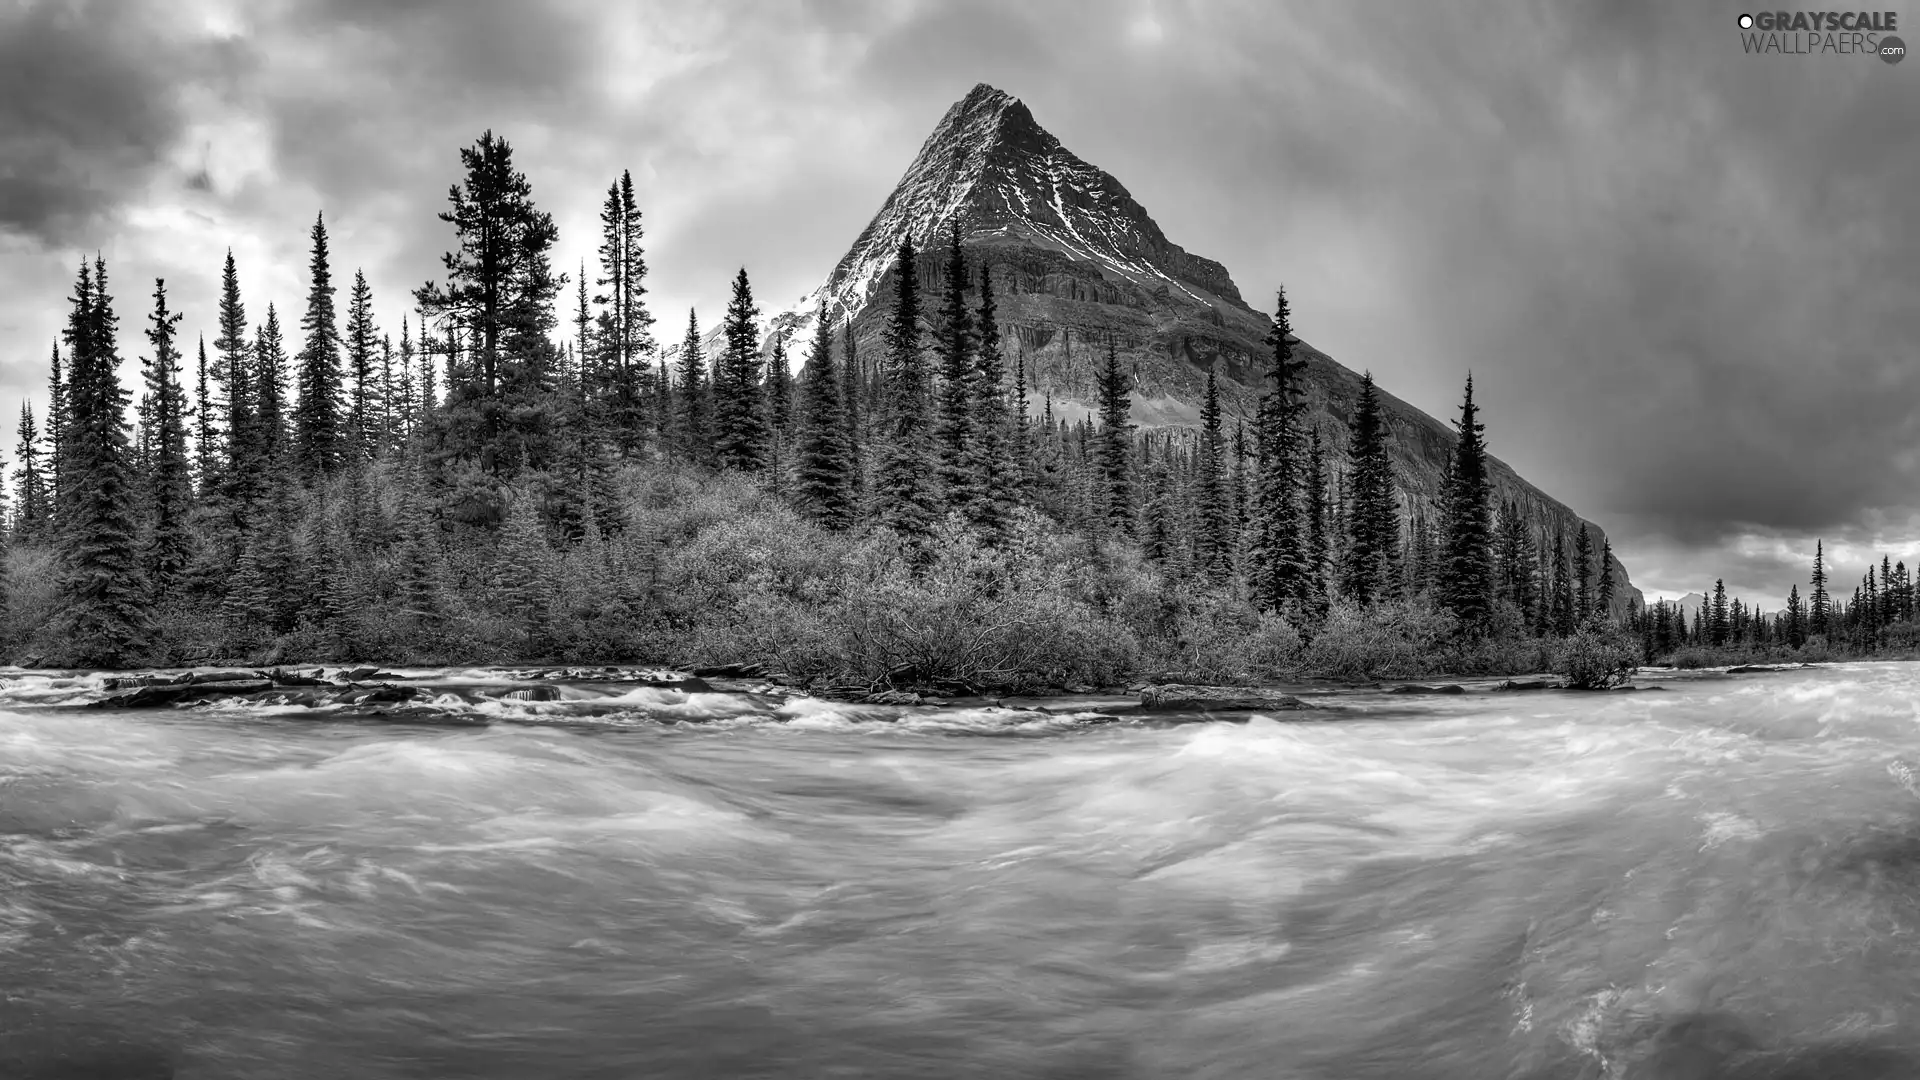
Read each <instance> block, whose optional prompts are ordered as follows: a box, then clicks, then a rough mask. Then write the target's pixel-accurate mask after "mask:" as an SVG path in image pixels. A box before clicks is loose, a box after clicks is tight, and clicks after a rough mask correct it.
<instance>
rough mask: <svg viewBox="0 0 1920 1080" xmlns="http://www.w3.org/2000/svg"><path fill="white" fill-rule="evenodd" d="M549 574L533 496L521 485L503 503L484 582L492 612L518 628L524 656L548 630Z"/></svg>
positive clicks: (538, 644)
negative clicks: (497, 540) (504, 511)
mask: <svg viewBox="0 0 1920 1080" xmlns="http://www.w3.org/2000/svg"><path fill="white" fill-rule="evenodd" d="M552 576H553V549H552V547H551V546H549V545H548V543H547V535H546V522H545V520H544V519H543V517H542V515H541V513H540V500H539V496H538V495H537V494H535V493H534V492H533V491H531V490H528V489H521V490H519V491H517V492H515V493H514V495H513V498H512V500H511V501H510V502H509V504H508V509H507V517H506V522H505V524H504V525H503V526H502V528H501V530H500V544H499V547H498V549H497V550H496V552H495V555H494V561H493V567H492V569H491V572H490V573H489V575H488V585H489V592H490V593H491V595H492V599H493V601H494V603H495V605H496V610H497V611H498V612H499V614H500V615H501V616H502V617H503V618H504V619H506V620H507V621H509V622H510V623H513V624H516V625H517V626H518V629H519V631H520V635H521V646H522V648H523V649H524V650H525V653H526V654H527V655H528V658H531V655H532V654H534V653H536V652H537V651H538V650H540V649H541V648H543V647H544V646H545V644H546V639H547V635H548V631H549V630H550V629H551V617H550V616H551V610H550V604H551V603H552V598H553V583H552V580H551V579H552Z"/></svg>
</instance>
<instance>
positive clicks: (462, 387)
mask: <svg viewBox="0 0 1920 1080" xmlns="http://www.w3.org/2000/svg"><path fill="white" fill-rule="evenodd" d="M460 161H461V165H462V166H463V167H464V168H465V170H466V176H465V178H464V179H463V182H462V183H460V184H456V185H454V186H453V187H451V188H450V189H449V190H448V193H447V201H448V202H449V203H451V204H452V205H451V208H450V209H448V210H445V211H442V212H441V214H440V220H442V221H444V222H447V223H448V224H450V225H452V226H453V228H454V234H455V239H456V247H455V249H454V250H452V251H449V252H447V253H445V254H444V255H442V256H441V263H442V265H443V266H444V268H445V273H446V280H445V281H444V282H433V281H430V282H428V283H426V284H425V285H423V286H421V287H420V288H419V289H417V290H415V292H414V298H415V300H416V302H417V303H418V304H419V305H420V307H421V309H422V310H423V311H425V312H426V313H427V314H430V315H433V316H436V317H438V318H440V319H442V320H444V321H445V323H446V324H447V328H448V333H449V336H450V339H452V340H457V338H455V337H454V335H456V333H457V331H459V330H464V331H465V332H466V333H467V335H468V337H469V339H470V342H471V345H470V346H469V349H468V352H469V355H468V356H466V357H460V356H458V355H457V354H456V353H454V352H453V351H452V349H451V348H450V350H449V356H448V375H449V377H448V380H447V393H446V402H445V406H444V408H443V409H442V410H441V411H440V413H439V414H438V415H437V416H436V420H437V422H438V425H439V427H440V429H441V430H440V432H439V438H440V449H439V450H438V451H437V452H436V455H435V457H436V461H437V462H439V463H440V464H441V465H442V466H443V467H447V468H449V469H451V470H455V473H454V474H455V475H458V476H459V477H460V482H461V483H462V484H463V485H464V489H463V490H461V491H460V492H458V493H457V498H456V502H457V504H458V506H459V509H460V512H461V514H462V516H463V517H464V518H466V519H467V520H470V521H474V522H476V523H486V524H493V523H497V522H498V521H499V520H500V519H501V517H502V515H503V513H504V509H505V502H506V498H507V495H506V492H505V490H504V487H503V486H502V485H503V482H504V481H505V480H506V479H509V478H511V477H512V476H514V475H516V474H517V473H518V472H519V470H520V469H522V468H525V467H532V468H536V469H538V468H544V467H545V465H546V463H547V460H548V458H549V457H550V456H551V454H552V452H553V450H554V442H553V430H552V424H551V417H550V415H549V411H548V410H549V406H548V405H547V402H548V401H549V397H548V394H547V391H548V389H549V388H550V383H551V378H552V370H553V367H554V356H555V349H554V345H553V343H552V340H551V339H550V337H549V332H550V331H551V330H552V329H553V328H554V326H555V325H556V324H557V319H556V316H555V314H554V310H553V302H554V299H555V297H556V296H558V294H559V290H560V287H561V286H562V285H563V284H564V283H565V280H566V279H565V276H564V275H555V274H554V272H553V266H552V261H551V254H550V253H551V251H552V248H553V245H554V242H555V241H556V240H557V238H558V235H559V234H558V230H557V229H556V228H555V226H554V223H553V215H551V214H548V213H546V212H544V211H541V210H539V209H537V208H536V207H535V206H534V202H533V189H532V186H531V185H530V184H528V183H527V178H526V175H525V174H524V173H522V172H520V171H519V170H517V169H516V168H514V165H513V149H512V147H511V146H510V145H508V143H507V141H506V140H505V139H502V138H499V137H497V136H495V135H494V134H493V132H491V131H488V132H486V133H484V134H483V135H481V137H480V138H479V140H478V141H477V142H475V144H474V145H473V146H471V147H466V148H462V149H461V151H460ZM456 372H457V374H458V377H457V378H456V377H454V376H455V374H456ZM462 470H472V472H471V473H469V472H466V471H462Z"/></svg>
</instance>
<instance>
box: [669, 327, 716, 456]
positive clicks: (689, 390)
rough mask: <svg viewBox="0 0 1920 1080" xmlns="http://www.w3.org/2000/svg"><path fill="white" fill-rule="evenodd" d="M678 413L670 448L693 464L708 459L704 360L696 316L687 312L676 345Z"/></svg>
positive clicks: (706, 394) (708, 437) (709, 443)
mask: <svg viewBox="0 0 1920 1080" xmlns="http://www.w3.org/2000/svg"><path fill="white" fill-rule="evenodd" d="M679 367H680V371H679V376H680V393H679V395H678V396H677V398H676V401H677V402H678V404H679V411H678V413H677V414H676V417H675V420H674V445H675V447H676V448H677V449H678V450H679V451H680V453H682V454H684V455H686V456H687V457H688V458H690V459H692V460H693V461H697V462H701V463H705V462H707V461H708V460H710V458H711V445H712V444H711V441H710V440H711V436H710V435H709V428H708V423H707V398H708V393H707V374H706V360H705V358H704V357H703V356H701V353H700V317H699V316H698V315H697V314H695V313H694V311H693V309H692V308H688V309H687V336H686V338H685V339H683V340H682V341H681V343H680V360H679Z"/></svg>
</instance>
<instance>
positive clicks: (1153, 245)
mask: <svg viewBox="0 0 1920 1080" xmlns="http://www.w3.org/2000/svg"><path fill="white" fill-rule="evenodd" d="M956 215H958V216H959V218H960V224H961V232H962V234H963V235H964V236H966V238H967V240H968V242H969V243H978V242H983V241H992V240H997V241H1002V242H1019V243H1022V244H1024V245H1029V246H1034V247H1038V248H1041V249H1044V250H1049V251H1054V252H1058V253H1059V254H1061V255H1064V256H1066V257H1068V258H1070V259H1074V260H1076V261H1086V262H1091V263H1093V264H1094V265H1095V266H1097V267H1098V268H1099V270H1100V272H1101V273H1102V274H1103V275H1104V276H1108V277H1111V278H1112V279H1114V281H1115V282H1116V283H1120V282H1124V283H1126V284H1128V285H1131V286H1134V287H1137V288H1141V289H1146V290H1150V291H1162V290H1165V291H1172V292H1174V293H1176V294H1178V295H1180V296H1181V297H1182V299H1183V300H1185V301H1186V302H1188V303H1191V304H1196V305H1203V306H1208V307H1211V306H1213V305H1216V304H1219V303H1222V302H1225V303H1228V304H1231V305H1234V306H1236V307H1240V308H1243V309H1244V308H1245V305H1244V304H1243V303H1242V301H1241V299H1240V291H1239V290H1238V289H1237V288H1235V287H1234V284H1233V280H1232V279H1231V278H1230V277H1229V276H1228V275H1227V272H1226V269H1225V268H1224V267H1222V266H1221V265H1220V264H1219V263H1216V262H1214V261H1212V260H1211V259H1202V258H1198V257H1195V256H1192V255H1189V254H1188V253H1187V252H1186V251H1185V250H1184V249H1182V248H1181V247H1180V246H1179V245H1177V244H1174V243H1172V242H1171V241H1169V240H1168V239H1167V238H1166V234H1165V233H1163V232H1161V231H1160V226H1158V225H1157V224H1155V223H1154V221H1153V219H1152V218H1151V217H1149V216H1148V215H1147V211H1146V209H1145V208H1144V207H1142V206H1141V205H1140V204H1139V203H1138V202H1135V201H1134V199H1133V196H1132V195H1130V194H1128V192H1127V189H1126V188H1125V187H1124V186H1122V185H1121V183H1120V181H1118V180H1116V179H1114V178H1113V177H1112V176H1111V175H1109V174H1107V173H1106V172H1103V171H1102V170H1100V169H1098V168H1095V167H1094V166H1092V165H1089V164H1087V163H1086V162H1085V161H1082V160H1081V159H1080V158H1079V157H1077V156H1075V155H1074V154H1073V152H1072V151H1069V150H1068V149H1067V148H1066V147H1064V146H1062V145H1061V144H1060V140H1059V139H1056V138H1054V137H1053V135H1051V134H1050V133H1048V132H1047V131H1046V129H1044V128H1042V127H1041V126H1040V124H1039V123H1038V122H1037V121H1036V120H1035V119H1034V118H1033V113H1032V112H1031V111H1030V110H1029V109H1028V108H1027V106H1026V105H1025V104H1024V103H1022V102H1021V100H1020V99H1019V98H1017V97H1014V96H1013V95H1012V94H1009V93H1007V92H1006V91H1004V90H1001V89H998V88H997V87H993V86H989V85H988V84H986V83H979V84H977V85H976V86H974V88H973V89H972V90H970V91H968V92H967V95H966V96H965V97H963V98H961V99H960V100H959V101H956V102H954V104H953V105H952V106H951V107H950V108H948V109H947V112H946V115H944V116H942V117H941V118H940V122H939V124H937V125H935V127H934V129H933V133H932V134H931V135H929V136H927V141H926V142H925V143H924V144H922V145H921V147H920V152H919V153H918V154H917V155H915V156H914V159H913V163H912V164H911V165H909V166H908V167H907V171H906V173H905V175H903V176H901V178H900V182H899V183H898V184H896V185H895V186H894V189H893V193H892V194H890V195H888V196H887V200H886V202H885V203H883V204H881V207H880V212H879V213H877V214H875V215H874V217H873V220H872V221H871V222H870V223H868V225H867V227H866V229H865V230H864V231H863V232H861V234H860V236H859V237H858V238H857V239H856V240H855V241H854V242H853V247H852V249H851V250H849V251H848V252H847V254H846V256H845V257H844V258H842V259H841V260H840V263H839V265H838V266H836V267H834V270H833V273H832V275H831V276H829V278H828V279H827V282H826V284H825V286H824V287H823V288H822V289H821V290H820V292H819V293H817V294H815V295H813V296H810V297H808V298H806V300H805V301H803V302H802V303H801V304H800V305H799V307H798V309H797V310H798V311H799V312H811V311H814V310H816V309H817V306H818V304H819V303H820V302H822V301H824V302H825V304H826V306H827V310H828V313H829V317H831V318H834V319H836V320H837V319H840V318H843V317H845V316H847V315H849V314H857V313H858V312H859V311H860V310H862V309H864V308H865V307H866V305H867V303H868V302H869V301H870V300H872V299H873V297H874V295H875V290H876V289H877V287H878V286H879V283H880V279H881V277H882V276H883V275H884V274H885V273H886V272H887V270H888V269H889V268H890V267H891V265H892V258H893V254H894V252H896V251H898V250H899V249H900V242H901V241H902V240H904V239H908V238H911V239H912V240H913V242H914V246H916V247H918V248H921V249H927V248H929V247H930V245H931V244H932V241H933V239H934V238H935V237H937V236H939V235H941V234H943V233H944V232H945V231H946V228H947V223H948V222H949V221H950V220H951V219H952V218H953V217H954V216H956ZM795 332H801V331H800V328H798V327H795Z"/></svg>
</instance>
